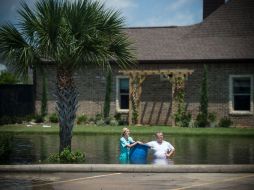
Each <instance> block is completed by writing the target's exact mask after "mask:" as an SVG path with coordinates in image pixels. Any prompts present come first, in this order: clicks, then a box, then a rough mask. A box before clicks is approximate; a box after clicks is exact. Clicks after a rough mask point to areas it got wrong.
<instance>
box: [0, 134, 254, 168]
mask: <svg viewBox="0 0 254 190" xmlns="http://www.w3.org/2000/svg"><path fill="white" fill-rule="evenodd" d="M132 137H133V138H134V140H139V141H143V142H148V141H150V140H153V139H154V136H153V135H133V136H132ZM119 138H120V137H119V136H118V135H75V136H73V139H72V150H74V151H76V150H79V151H81V152H85V155H86V162H85V163H86V164H117V163H118V154H119ZM164 140H166V141H169V142H170V143H171V144H172V145H173V146H174V147H175V148H176V154H175V156H174V158H173V161H174V164H254V140H253V138H246V137H228V136H179V135H178V136H167V135H164ZM58 148H59V136H58V135H15V136H14V141H13V146H12V153H11V155H10V158H9V160H7V163H8V164H21V163H22V164H31V163H40V162H44V161H45V160H46V159H47V157H48V156H49V155H50V154H51V153H57V152H58ZM148 163H151V154H150V155H149V156H148ZM2 164H3V163H2Z"/></svg>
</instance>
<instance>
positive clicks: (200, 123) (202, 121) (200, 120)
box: [195, 113, 208, 127]
mask: <svg viewBox="0 0 254 190" xmlns="http://www.w3.org/2000/svg"><path fill="white" fill-rule="evenodd" d="M195 125H196V127H206V126H207V125H208V122H207V119H206V115H204V114H201V113H199V114H198V115H197V118H196V122H195Z"/></svg>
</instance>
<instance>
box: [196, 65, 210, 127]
mask: <svg viewBox="0 0 254 190" xmlns="http://www.w3.org/2000/svg"><path fill="white" fill-rule="evenodd" d="M196 121H197V122H196V123H197V126H198V127H206V126H208V87H207V66H206V65H204V74H203V79H202V84H201V96H200V107H199V114H198V117H197V119H196Z"/></svg>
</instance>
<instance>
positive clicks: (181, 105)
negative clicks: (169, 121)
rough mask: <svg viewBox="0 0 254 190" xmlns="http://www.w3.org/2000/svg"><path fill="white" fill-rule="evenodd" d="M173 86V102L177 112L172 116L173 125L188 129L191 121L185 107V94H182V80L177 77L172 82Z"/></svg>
mask: <svg viewBox="0 0 254 190" xmlns="http://www.w3.org/2000/svg"><path fill="white" fill-rule="evenodd" d="M173 82H174V83H175V84H174V85H175V97H174V98H175V101H176V104H177V111H176V113H175V115H174V119H175V124H176V126H179V127H189V124H190V121H191V114H190V113H188V112H187V110H186V107H185V102H184V98H185V92H184V78H183V77H177V78H175V80H174V81H173Z"/></svg>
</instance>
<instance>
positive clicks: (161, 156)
mask: <svg viewBox="0 0 254 190" xmlns="http://www.w3.org/2000/svg"><path fill="white" fill-rule="evenodd" d="M146 144H147V145H148V146H150V147H151V149H152V151H153V163H154V164H169V160H168V159H167V157H166V153H167V152H168V151H171V150H175V148H174V147H173V146H172V145H171V144H170V143H169V142H167V141H162V143H161V144H159V143H158V142H157V141H151V142H148V143H146Z"/></svg>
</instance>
